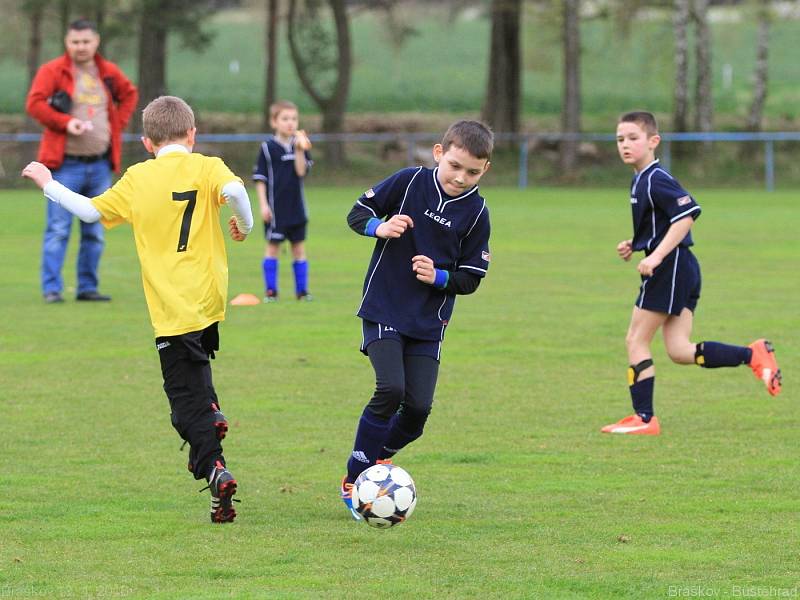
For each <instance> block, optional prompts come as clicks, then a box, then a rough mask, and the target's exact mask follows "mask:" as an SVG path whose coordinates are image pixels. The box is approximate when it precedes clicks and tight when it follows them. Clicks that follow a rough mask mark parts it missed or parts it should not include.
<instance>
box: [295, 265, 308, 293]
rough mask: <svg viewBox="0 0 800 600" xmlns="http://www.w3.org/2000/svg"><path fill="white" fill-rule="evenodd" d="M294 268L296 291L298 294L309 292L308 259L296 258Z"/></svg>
mask: <svg viewBox="0 0 800 600" xmlns="http://www.w3.org/2000/svg"><path fill="white" fill-rule="evenodd" d="M292 268H293V269H294V292H295V294H297V295H298V296H299V295H301V294H307V293H308V261H307V260H296V261H294V263H293V264H292Z"/></svg>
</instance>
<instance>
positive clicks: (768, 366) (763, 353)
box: [748, 339, 781, 396]
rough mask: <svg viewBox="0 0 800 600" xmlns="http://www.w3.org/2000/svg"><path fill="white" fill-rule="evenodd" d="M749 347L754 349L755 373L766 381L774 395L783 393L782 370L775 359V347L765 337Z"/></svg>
mask: <svg viewBox="0 0 800 600" xmlns="http://www.w3.org/2000/svg"><path fill="white" fill-rule="evenodd" d="M748 347H749V348H750V350H752V351H753V358H751V359H750V368H751V369H752V370H753V375H755V376H756V377H757V378H758V379H760V380H761V381H763V382H764V385H765V386H767V391H768V392H769V393H770V394H771V395H772V396H777V395H778V394H780V393H781V370H780V369H779V368H778V361H777V360H775V349H774V348H773V347H772V344H771V343H770V342H769V341H767V340H764V339H761V340H756V341H755V342H753V343H752V344H750V345H749V346H748Z"/></svg>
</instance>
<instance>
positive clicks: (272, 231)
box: [264, 221, 308, 244]
mask: <svg viewBox="0 0 800 600" xmlns="http://www.w3.org/2000/svg"><path fill="white" fill-rule="evenodd" d="M307 227H308V221H306V222H305V223H299V224H297V225H289V226H287V227H273V226H272V222H269V223H264V238H265V239H266V240H267V241H268V242H275V243H276V244H280V243H281V242H282V241H284V240H289V241H290V242H303V241H305V239H306V228H307Z"/></svg>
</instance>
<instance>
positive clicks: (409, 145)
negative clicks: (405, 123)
mask: <svg viewBox="0 0 800 600" xmlns="http://www.w3.org/2000/svg"><path fill="white" fill-rule="evenodd" d="M406 140H407V142H406V166H407V167H413V166H414V165H415V164H416V163H415V162H414V153H415V152H416V150H417V145H416V144H415V143H414V136H411V135H409V136H407V137H406Z"/></svg>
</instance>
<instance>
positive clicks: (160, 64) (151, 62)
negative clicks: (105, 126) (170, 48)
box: [132, 2, 167, 131]
mask: <svg viewBox="0 0 800 600" xmlns="http://www.w3.org/2000/svg"><path fill="white" fill-rule="evenodd" d="M138 64H139V76H138V86H139V106H138V107H137V109H136V112H135V113H134V116H133V119H132V120H133V123H134V126H133V130H134V131H141V130H142V112H141V109H143V108H144V107H145V106H147V104H148V103H149V102H150V101H151V100H154V99H155V98H158V97H159V96H163V95H164V94H166V93H167V24H166V23H165V21H164V19H163V18H162V17H161V16H160V15H159V13H158V11H157V10H156V9H155V6H153V4H152V3H151V2H145V3H144V5H143V7H142V12H141V15H140V22H139V59H138Z"/></svg>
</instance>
